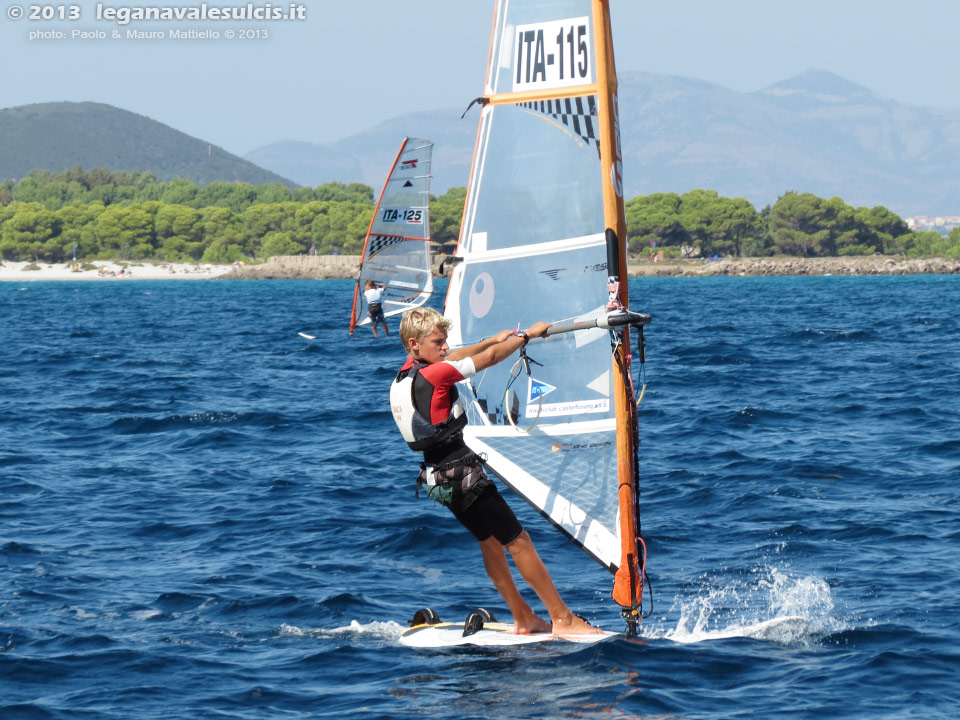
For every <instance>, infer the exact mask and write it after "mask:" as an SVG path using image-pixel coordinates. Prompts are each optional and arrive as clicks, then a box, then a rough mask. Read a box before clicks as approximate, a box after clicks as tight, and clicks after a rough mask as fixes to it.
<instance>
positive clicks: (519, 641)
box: [400, 622, 620, 648]
mask: <svg viewBox="0 0 960 720" xmlns="http://www.w3.org/2000/svg"><path fill="white" fill-rule="evenodd" d="M619 635H620V633H614V632H607V631H604V632H603V633H600V634H597V635H552V634H550V633H534V634H531V635H517V634H516V633H514V632H513V625H509V624H506V623H498V622H488V623H484V625H483V629H482V630H478V631H477V632H475V633H473V634H472V635H467V636H466V637H464V636H463V623H447V622H442V623H438V624H435V625H414V626H413V627H409V628H407V629H406V630H404V631H403V632H402V633H401V634H400V644H401V645H406V646H408V647H415V648H447V647H456V646H458V645H478V646H481V647H506V646H510V645H529V644H532V643H544V642H556V641H566V642H573V643H581V644H585V645H588V644H591V643H597V642H602V641H603V640H609V639H610V638H614V637H617V636H619Z"/></svg>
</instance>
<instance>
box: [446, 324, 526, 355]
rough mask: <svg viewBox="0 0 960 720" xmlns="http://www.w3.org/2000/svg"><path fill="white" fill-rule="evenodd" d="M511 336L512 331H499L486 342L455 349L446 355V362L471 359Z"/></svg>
mask: <svg viewBox="0 0 960 720" xmlns="http://www.w3.org/2000/svg"><path fill="white" fill-rule="evenodd" d="M512 335H513V330H501V331H500V332H498V333H497V334H496V335H494V336H493V337H491V338H487V339H486V340H481V341H480V342H478V343H476V344H475V345H468V346H467V347H462V348H457V349H456V350H451V351H450V352H449V353H447V357H446V359H447V360H463V359H464V358H468V357H473V356H474V355H476V354H478V353H481V352H483V351H484V350H486V349H487V348H489V347H492V346H494V345H499V344H500V343H502V342H503V341H504V340H506V339H507V338H508V337H511V336H512Z"/></svg>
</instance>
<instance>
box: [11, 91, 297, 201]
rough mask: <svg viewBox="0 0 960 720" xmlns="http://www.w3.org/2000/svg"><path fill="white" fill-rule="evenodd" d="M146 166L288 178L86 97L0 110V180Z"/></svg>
mask: <svg viewBox="0 0 960 720" xmlns="http://www.w3.org/2000/svg"><path fill="white" fill-rule="evenodd" d="M75 165H82V166H83V167H84V168H86V169H88V170H89V169H92V168H95V167H104V168H108V169H110V170H136V171H146V170H149V171H151V172H152V173H153V174H154V175H155V176H156V178H157V180H159V181H161V182H164V181H167V180H172V179H173V178H175V177H180V178H184V179H187V180H192V181H194V182H195V183H197V184H198V185H206V184H207V183H209V182H213V181H215V180H222V181H227V182H233V181H236V182H248V183H251V184H253V185H260V184H264V183H283V184H284V185H287V186H290V187H295V184H294V183H292V182H291V181H289V180H287V179H286V178H283V177H281V176H280V175H276V174H274V173H273V172H271V171H269V170H264V169H263V168H261V167H257V166H256V165H254V164H253V163H252V162H250V161H249V160H245V159H243V158H240V157H237V156H236V155H232V154H230V153H228V152H227V151H226V150H223V149H222V148H219V147H217V146H215V145H211V144H209V143H207V142H204V141H203V140H198V139H197V138H194V137H191V136H189V135H186V134H185V133H182V132H180V131H179V130H174V129H173V128H171V127H168V126H167V125H164V124H163V123H159V122H157V121H156V120H151V119H150V118H148V117H144V116H143V115H137V114H136V113H132V112H129V111H127V110H121V109H119V108H115V107H113V106H111V105H104V104H101V103H91V102H80V103H73V102H53V103H42V104H37V105H21V106H19V107H13V108H7V109H4V110H0V179H3V178H16V179H19V178H21V177H23V176H25V175H26V174H27V173H29V172H30V171H31V170H40V169H43V170H51V171H57V170H64V169H66V168H70V167H73V166H75Z"/></svg>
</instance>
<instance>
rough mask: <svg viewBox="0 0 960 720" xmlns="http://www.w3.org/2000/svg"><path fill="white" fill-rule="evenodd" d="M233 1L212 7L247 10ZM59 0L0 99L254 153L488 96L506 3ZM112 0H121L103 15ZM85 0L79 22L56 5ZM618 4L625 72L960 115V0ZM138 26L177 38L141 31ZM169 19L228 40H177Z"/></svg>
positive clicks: (5, 56)
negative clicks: (781, 85)
mask: <svg viewBox="0 0 960 720" xmlns="http://www.w3.org/2000/svg"><path fill="white" fill-rule="evenodd" d="M39 1H40V0H29V2H39ZM120 1H123V2H126V1H127V0H120ZM230 1H231V0H208V1H207V3H206V4H207V6H208V7H215V8H222V7H237V8H246V7H247V3H246V2H236V1H234V3H233V5H228V2H230ZM58 2H66V3H70V2H72V5H60V4H57V5H36V6H30V5H28V4H26V3H22V4H21V3H20V2H19V0H0V68H2V69H3V70H2V75H0V77H2V80H0V108H7V107H15V106H19V105H26V104H30V103H42V102H54V101H64V100H67V101H78V102H79V101H92V102H101V103H107V104H110V105H114V106H116V107H119V108H123V109H125V110H130V111H132V112H135V113H139V114H141V115H146V116H147V117H150V118H152V119H154V120H158V121H160V122H162V123H164V124H166V125H169V126H171V127H173V128H175V129H177V130H180V131H182V132H185V133H187V134H189V135H193V136H195V137H198V138H200V139H202V140H204V141H207V142H210V143H213V144H215V145H219V146H221V147H223V148H225V149H226V150H228V151H229V152H232V153H235V154H237V155H241V156H242V155H244V154H246V153H248V152H250V151H251V150H254V149H256V148H259V147H262V146H263V145H267V144H269V143H272V142H277V141H281V140H302V141H306V142H312V143H319V144H326V143H331V142H335V141H337V140H340V139H342V138H344V137H347V136H349V135H352V134H353V133H355V132H358V131H360V130H365V129H367V128H370V127H374V126H376V125H377V124H379V123H380V122H382V121H384V120H387V119H389V118H392V117H396V116H398V115H403V114H406V113H411V112H420V111H425V110H446V109H448V108H466V106H467V104H468V103H469V101H470V100H472V99H473V98H475V97H476V96H478V95H479V94H480V93H481V91H482V86H483V72H484V67H485V65H486V58H487V47H488V44H489V39H490V26H491V22H492V16H493V7H494V2H493V0H403V2H400V1H398V0H293V2H289V0H275V2H273V3H268V2H264V1H263V0H254V2H252V3H251V4H252V5H253V6H255V7H259V8H265V7H267V6H268V5H269V6H270V7H273V8H278V9H282V10H283V11H288V10H289V9H290V7H291V5H294V6H296V5H299V6H301V7H302V15H303V19H291V20H245V21H233V20H217V21H211V20H206V21H189V20H178V21H173V22H163V21H157V20H153V21H142V22H136V21H131V22H129V23H128V24H125V25H121V24H118V22H117V18H118V17H120V14H121V13H122V8H130V9H132V10H135V9H143V8H148V7H164V5H162V4H161V3H164V2H167V3H169V7H179V8H193V9H197V10H199V8H200V7H201V5H202V2H201V0H177V2H176V3H173V2H171V0H148V3H149V2H153V4H152V5H151V4H148V3H142V4H140V5H118V4H116V3H115V2H114V1H113V0H107V1H105V2H101V3H97V2H91V1H89V0H58ZM98 4H99V5H101V6H102V7H103V8H106V11H105V12H104V13H103V15H104V17H101V18H100V19H98V18H97V17H96V8H97V5H98ZM31 7H33V8H35V9H34V10H31ZM71 7H76V8H77V9H78V10H77V13H78V14H79V16H80V17H79V18H78V19H70V18H69V17H66V18H63V19H61V18H60V17H59V16H58V13H59V12H61V10H60V8H66V10H65V11H64V12H67V13H69V12H70V11H69V8H71ZM610 7H611V16H612V20H613V33H614V48H615V52H616V57H617V69H618V71H619V72H621V73H622V72H625V71H645V72H652V73H662V74H669V75H680V76H684V77H689V78H696V79H700V80H706V81H709V82H712V83H716V84H717V85H721V86H723V87H726V88H730V89H733V90H739V91H742V92H753V91H756V90H760V89H761V88H764V87H766V86H768V85H772V84H774V83H776V82H779V81H781V80H785V79H787V78H790V77H793V76H794V75H798V74H799V73H802V72H804V71H805V70H808V69H816V70H827V71H830V72H833V73H835V74H837V75H840V76H842V77H844V78H846V79H848V80H852V81H853V82H856V83H859V84H860V85H863V86H865V87H867V88H869V89H870V90H872V91H874V92H875V93H877V94H878V95H880V96H882V97H885V98H889V99H892V100H897V101H900V102H903V103H907V104H911V105H922V106H926V107H937V108H951V109H960V42H958V40H957V38H958V36H960V35H958V33H960V1H958V0H670V1H669V2H662V0H657V1H656V2H654V1H653V0H610ZM18 8H20V9H22V10H23V13H24V17H20V18H17V17H16V15H17V14H18ZM111 11H112V12H113V15H114V17H113V18H112V19H111V18H109V17H106V15H107V14H109V13H110V12H111ZM44 13H46V14H47V15H50V14H51V13H52V14H53V15H54V17H52V18H50V19H43V17H42V16H43V14H44ZM31 14H34V15H39V16H40V17H39V18H35V19H30V17H29V16H30V15H31ZM128 30H133V31H141V32H151V31H163V32H164V33H165V35H167V36H166V37H164V38H163V39H156V38H155V39H146V38H128V37H127V36H126V35H127V31H128ZM171 30H179V31H180V32H181V34H187V33H189V32H190V31H194V32H200V31H215V32H218V33H219V34H220V37H219V38H202V37H201V38H190V37H188V38H181V39H170V38H169V37H168V35H169V33H170V31H171ZM74 31H77V32H80V33H84V32H85V33H90V35H89V36H88V37H73V35H74ZM114 31H118V32H119V35H120V37H119V38H114V37H113V33H114ZM228 31H229V32H233V33H234V37H232V38H227V37H226V35H227V33H228ZM96 32H100V33H102V34H103V35H105V36H106V37H97V36H96V35H94V33H96ZM31 33H34V35H35V36H34V37H31ZM38 33H39V34H40V35H39V36H37V35H36V34H38ZM241 34H246V35H248V36H252V37H242V38H241V37H240V35H241Z"/></svg>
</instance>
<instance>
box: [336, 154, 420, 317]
mask: <svg viewBox="0 0 960 720" xmlns="http://www.w3.org/2000/svg"><path fill="white" fill-rule="evenodd" d="M432 155H433V143H432V142H430V141H429V140H423V139H421V138H404V139H403V143H401V145H400V150H399V152H398V153H397V157H396V159H395V160H394V161H393V166H392V167H391V168H390V173H389V174H388V175H387V181H386V182H385V183H384V185H383V190H381V192H380V197H379V198H378V199H377V205H376V207H375V208H374V210H373V217H372V218H371V219H370V227H369V228H368V229H367V237H366V240H365V241H364V244H363V255H362V256H361V258H360V269H359V271H358V273H357V286H356V288H355V289H354V292H353V310H352V311H351V314H350V332H351V333H352V332H353V329H354V328H355V327H356V326H357V325H368V324H369V323H370V318H369V316H368V315H367V302H366V300H365V298H364V295H363V292H364V287H365V286H366V283H367V281H368V280H372V281H373V282H374V283H375V284H376V286H377V287H378V288H379V287H380V286H381V285H383V286H385V287H384V289H383V292H382V295H381V299H380V302H381V305H382V306H383V314H384V316H386V317H390V316H391V315H397V314H398V313H402V312H404V311H405V310H409V309H411V308H415V307H419V306H420V305H423V303H425V302H426V301H427V300H428V299H429V298H430V295H431V294H432V293H433V272H432V267H431V259H430V163H431V159H432Z"/></svg>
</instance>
